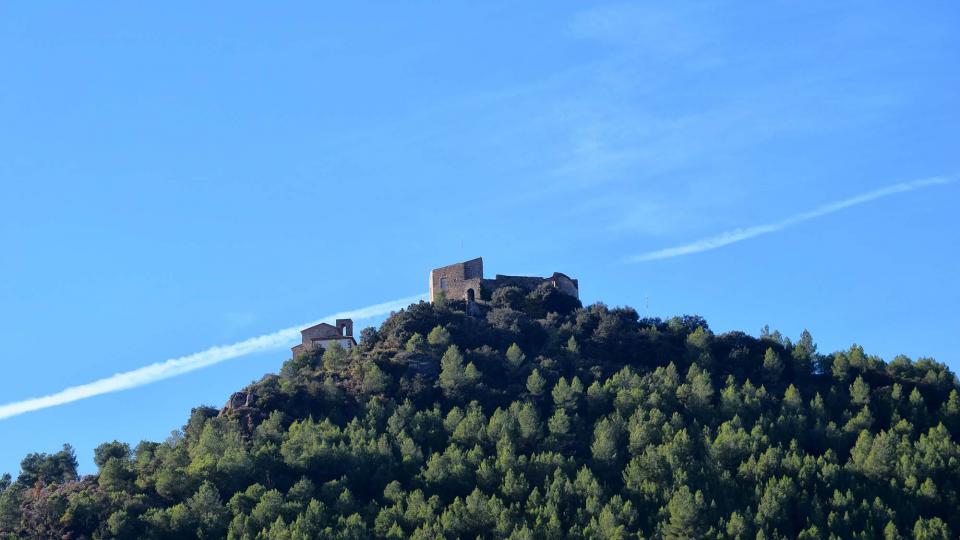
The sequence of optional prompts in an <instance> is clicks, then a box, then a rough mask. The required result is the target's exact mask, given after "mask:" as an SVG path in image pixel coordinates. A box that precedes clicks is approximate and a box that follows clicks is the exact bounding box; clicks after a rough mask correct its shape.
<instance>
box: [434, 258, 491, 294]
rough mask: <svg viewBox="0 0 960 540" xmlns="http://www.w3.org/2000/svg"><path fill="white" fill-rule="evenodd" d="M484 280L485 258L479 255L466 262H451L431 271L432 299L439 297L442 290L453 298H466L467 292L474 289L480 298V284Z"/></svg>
mask: <svg viewBox="0 0 960 540" xmlns="http://www.w3.org/2000/svg"><path fill="white" fill-rule="evenodd" d="M482 281H483V258H481V257H477V258H476V259H472V260H469V261H466V262H462V263H457V264H451V265H449V266H444V267H442V268H435V269H433V270H431V271H430V301H431V302H432V301H434V300H436V298H437V294H439V293H440V291H441V290H442V291H444V293H445V294H446V297H447V298H449V299H451V300H464V299H466V298H467V292H468V291H470V290H473V293H474V295H475V296H476V298H478V299H479V298H480V285H481V282H482Z"/></svg>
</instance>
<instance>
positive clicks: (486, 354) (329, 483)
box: [0, 276, 960, 539]
mask: <svg viewBox="0 0 960 540" xmlns="http://www.w3.org/2000/svg"><path fill="white" fill-rule="evenodd" d="M563 277H564V278H565V277H566V276H563ZM477 279H479V278H477ZM438 283H439V278H438ZM958 442H960V396H958V382H957V378H956V376H955V375H954V374H953V373H951V372H950V371H949V370H948V369H947V367H946V366H944V365H943V364H941V363H937V362H935V361H933V360H929V359H922V360H918V361H912V360H910V359H907V358H905V357H898V358H895V359H892V360H891V361H889V362H885V361H883V360H882V359H880V358H877V357H875V356H871V355H869V354H868V353H867V352H866V351H864V350H863V349H862V348H861V347H859V346H856V345H854V346H852V347H850V348H849V349H848V350H844V351H838V352H835V353H832V354H822V353H820V352H819V351H818V350H817V347H816V345H815V344H814V341H813V338H812V337H811V336H810V334H809V333H806V332H804V333H803V334H802V335H801V336H799V338H798V339H797V340H796V341H792V340H790V339H788V338H786V337H784V336H781V335H779V334H778V333H777V332H769V331H766V330H765V331H764V332H762V334H761V335H760V336H758V337H754V336H750V335H747V334H745V333H742V332H729V333H725V334H720V335H717V334H714V333H713V332H712V331H711V330H710V327H709V324H708V323H707V321H705V320H703V319H702V318H700V317H697V316H683V317H674V318H670V319H667V320H661V319H657V318H640V317H639V316H638V314H637V312H636V311H635V310H633V309H631V308H629V307H616V308H611V307H608V306H607V305H605V304H600V303H598V304H594V305H590V306H587V307H583V306H581V303H580V301H579V300H578V299H577V298H576V296H571V295H569V294H565V293H563V292H562V290H561V289H560V288H558V287H557V286H556V285H553V286H551V284H550V283H543V284H541V285H540V286H537V287H536V288H535V289H533V290H527V289H524V288H522V287H517V286H510V285H505V286H498V287H497V288H496V290H494V291H493V292H492V294H491V295H489V297H484V298H483V299H476V300H475V299H474V297H473V296H472V295H470V296H469V297H468V298H467V299H459V298H457V299H447V298H445V297H444V295H439V296H438V297H437V298H436V301H435V302H433V303H426V302H421V303H418V304H414V305H411V306H409V307H408V308H407V309H405V310H402V311H400V312H398V313H395V314H393V315H392V316H390V317H389V318H388V319H387V320H386V321H385V322H384V323H383V324H382V325H381V326H380V327H379V328H366V329H364V330H362V331H361V332H360V339H359V341H358V342H357V345H356V346H355V347H352V348H349V349H345V348H343V347H341V346H340V345H339V344H331V345H330V346H329V347H327V348H326V349H323V348H320V349H317V350H311V351H309V352H308V353H305V354H300V355H297V356H295V357H294V358H291V359H289V360H287V361H286V362H285V363H284V364H283V366H282V368H281V369H280V371H279V373H278V374H271V375H267V376H265V377H263V378H262V379H261V380H259V381H257V382H255V383H253V384H251V385H250V386H249V387H247V388H245V389H243V390H242V391H241V392H238V393H237V394H234V396H231V398H230V399H229V400H228V403H227V405H226V406H225V407H223V408H215V407H206V406H204V407H197V408H196V409H194V410H193V411H192V413H191V415H190V418H189V419H188V420H187V421H186V423H185V424H184V426H183V427H182V429H180V430H179V431H177V432H176V433H175V434H174V435H173V436H171V437H170V438H169V439H168V440H166V441H163V442H150V441H144V442H141V443H140V444H138V445H137V446H136V447H135V448H130V447H129V446H127V445H126V444H123V443H119V442H108V443H104V444H103V445H101V446H100V447H98V448H97V449H96V453H95V462H96V464H97V466H98V468H99V471H98V473H97V474H96V475H91V476H87V477H83V478H79V477H78V476H77V473H76V459H75V457H74V455H73V453H72V450H71V449H70V448H69V447H68V446H65V448H64V450H63V451H62V452H58V453H56V454H51V455H46V454H31V455H29V456H27V457H26V458H25V459H24V461H23V464H22V470H21V473H20V475H19V477H18V478H17V479H16V481H12V479H10V478H6V479H5V480H4V481H2V482H0V491H2V493H0V536H4V537H10V538H69V539H79V538H122V539H123V538H157V539H159V538H165V539H166V538H223V537H228V538H237V539H241V538H249V539H257V538H271V539H274V538H276V539H284V538H290V539H294V538H297V539H300V538H303V539H306V538H328V537H329V538H423V539H426V538H451V539H452V538H463V539H466V538H477V537H479V538H512V539H525V538H730V539H734V538H743V539H746V538H751V539H753V538H768V539H769V538H793V537H801V538H828V537H834V538H856V537H862V538H881V537H882V538H910V537H913V538H956V536H957V534H958V533H960V515H958V514H957V513H956V511H955V509H956V508H957V507H958V502H960V501H958V490H960V461H958V460H960V445H958Z"/></svg>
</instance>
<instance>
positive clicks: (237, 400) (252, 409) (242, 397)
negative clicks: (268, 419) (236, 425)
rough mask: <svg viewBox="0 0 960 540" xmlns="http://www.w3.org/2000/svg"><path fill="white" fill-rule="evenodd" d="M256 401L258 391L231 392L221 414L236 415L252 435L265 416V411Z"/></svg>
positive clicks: (246, 432) (242, 425)
mask: <svg viewBox="0 0 960 540" xmlns="http://www.w3.org/2000/svg"><path fill="white" fill-rule="evenodd" d="M256 403H257V394H256V393H254V392H234V393H232V394H230V399H228V400H227V403H226V405H224V406H223V409H220V416H234V417H236V418H237V420H238V421H239V422H240V427H241V428H243V431H244V433H245V434H247V435H251V434H253V430H254V429H256V427H257V425H258V424H259V423H260V422H262V421H263V419H264V418H265V415H264V414H263V411H261V410H260V409H258V408H257V406H256Z"/></svg>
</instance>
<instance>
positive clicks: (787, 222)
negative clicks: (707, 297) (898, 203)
mask: <svg viewBox="0 0 960 540" xmlns="http://www.w3.org/2000/svg"><path fill="white" fill-rule="evenodd" d="M953 181H954V178H952V177H944V176H936V177H933V178H924V179H921V180H913V181H910V182H901V183H899V184H894V185H892V186H887V187H884V188H880V189H877V190H874V191H868V192H867V193H863V194H861V195H857V196H855V197H851V198H849V199H844V200H842V201H837V202H832V203H828V204H825V205H823V206H820V207H818V208H815V209H813V210H810V211H807V212H802V213H800V214H797V215H795V216H791V217H788V218H786V219H784V220H782V221H777V222H774V223H768V224H766V225H755V226H753V227H747V228H745V229H734V230H732V231H727V232H724V233H721V234H718V235H716V236H710V237H707V238H703V239H700V240H697V241H696V242H691V243H689V244H684V245H681V246H674V247H670V248H665V249H658V250H656V251H648V252H647V253H641V254H640V255H634V256H633V257H630V258H628V259H627V262H634V263H636V262H644V261H654V260H658V259H669V258H671V257H679V256H681V255H690V254H692V253H700V252H701V251H710V250H712V249H717V248H721V247H723V246H727V245H730V244H734V243H736V242H742V241H744V240H748V239H750V238H754V237H757V236H760V235H764V234H770V233H773V232H777V231H780V230H783V229H786V228H787V227H790V226H792V225H796V224H797V223H802V222H804V221H809V220H811V219H815V218H818V217H821V216H825V215H827V214H832V213H834V212H839V211H840V210H843V209H845V208H850V207H851V206H857V205H860V204H864V203H867V202H870V201H874V200H876V199H881V198H883V197H889V196H891V195H896V194H898V193H906V192H908V191H914V190H917V189H923V188H927V187H931V186H942V185H945V184H949V183H951V182H953Z"/></svg>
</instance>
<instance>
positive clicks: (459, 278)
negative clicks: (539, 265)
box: [430, 257, 580, 302]
mask: <svg viewBox="0 0 960 540" xmlns="http://www.w3.org/2000/svg"><path fill="white" fill-rule="evenodd" d="M543 283H549V284H550V285H551V286H553V287H555V288H557V289H558V290H559V291H561V292H563V293H566V294H569V295H570V296H572V297H574V298H580V284H579V282H577V280H575V279H572V278H570V277H569V276H567V275H566V274H561V273H560V272H554V273H553V275H552V276H550V277H547V278H544V277H537V276H505V275H502V274H497V276H496V277H495V278H494V279H484V278H483V258H482V257H477V258H476V259H472V260H469V261H465V262H462V263H457V264H451V265H448V266H444V267H441V268H435V269H434V270H431V271H430V301H431V302H432V301H434V300H436V298H437V295H438V294H439V293H440V291H441V290H442V291H444V293H445V294H446V297H447V298H448V299H451V300H466V299H468V293H469V291H471V290H472V291H473V294H474V296H475V298H476V299H477V300H480V299H481V298H483V299H489V298H490V296H491V295H492V294H493V291H495V290H497V289H499V288H500V287H508V286H515V287H520V288H521V289H523V290H525V291H533V290H534V289H536V288H537V287H539V286H540V285H541V284H543Z"/></svg>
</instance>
